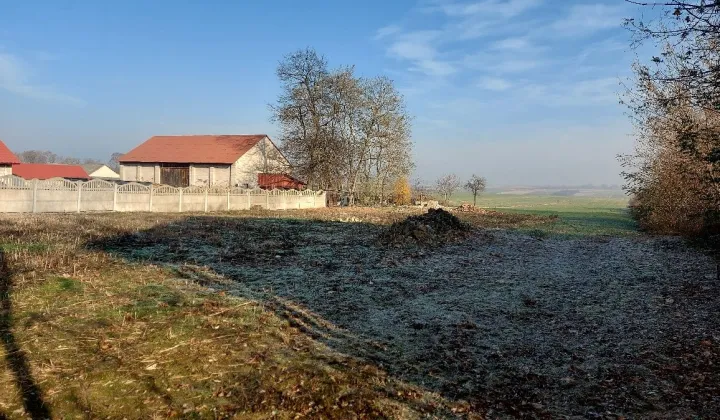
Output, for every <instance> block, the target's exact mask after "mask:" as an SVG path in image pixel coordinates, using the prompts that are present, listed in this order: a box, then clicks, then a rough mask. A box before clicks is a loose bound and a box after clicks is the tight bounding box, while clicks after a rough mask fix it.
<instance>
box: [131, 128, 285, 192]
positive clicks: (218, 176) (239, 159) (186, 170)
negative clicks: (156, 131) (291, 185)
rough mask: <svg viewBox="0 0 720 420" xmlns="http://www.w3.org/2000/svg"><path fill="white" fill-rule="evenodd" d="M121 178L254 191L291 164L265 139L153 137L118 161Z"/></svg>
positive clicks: (230, 136)
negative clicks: (263, 180) (266, 177)
mask: <svg viewBox="0 0 720 420" xmlns="http://www.w3.org/2000/svg"><path fill="white" fill-rule="evenodd" d="M119 161H120V179H122V180H123V181H135V182H152V183H155V184H167V185H172V186H176V187H185V186H189V185H193V186H209V185H217V186H241V187H257V186H258V185H259V184H258V174H260V173H284V172H286V171H287V170H288V169H289V167H290V165H289V163H288V161H287V159H286V158H285V157H284V156H283V155H282V153H281V152H280V150H278V148H277V147H276V146H275V144H274V143H273V142H272V140H270V137H268V136H267V135H265V134H253V135H186V136H154V137H151V138H150V139H148V140H147V141H146V142H145V143H142V144H141V145H139V146H137V147H136V148H134V149H133V150H131V151H130V152H128V153H127V154H125V155H123V156H122V157H121V158H120V159H119Z"/></svg>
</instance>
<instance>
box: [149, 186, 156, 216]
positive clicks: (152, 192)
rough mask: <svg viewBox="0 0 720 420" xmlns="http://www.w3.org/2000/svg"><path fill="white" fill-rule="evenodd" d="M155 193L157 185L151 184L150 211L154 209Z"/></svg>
mask: <svg viewBox="0 0 720 420" xmlns="http://www.w3.org/2000/svg"><path fill="white" fill-rule="evenodd" d="M153 195H155V187H154V186H153V184H150V199H149V201H148V211H150V212H152V211H153Z"/></svg>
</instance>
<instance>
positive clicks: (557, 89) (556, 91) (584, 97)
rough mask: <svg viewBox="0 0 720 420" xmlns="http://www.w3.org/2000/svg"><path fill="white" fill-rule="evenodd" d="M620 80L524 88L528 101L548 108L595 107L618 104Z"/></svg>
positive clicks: (592, 80) (532, 85) (603, 79)
mask: <svg viewBox="0 0 720 420" xmlns="http://www.w3.org/2000/svg"><path fill="white" fill-rule="evenodd" d="M619 83H620V81H619V79H617V78H613V77H602V78H596V79H585V80H580V81H576V82H563V83H551V84H545V85H543V84H528V85H526V86H524V87H523V88H522V95H523V98H525V100H526V101H534V102H540V103H542V104H543V105H546V106H593V105H600V104H611V103H617V102H618V92H619V90H620V86H619Z"/></svg>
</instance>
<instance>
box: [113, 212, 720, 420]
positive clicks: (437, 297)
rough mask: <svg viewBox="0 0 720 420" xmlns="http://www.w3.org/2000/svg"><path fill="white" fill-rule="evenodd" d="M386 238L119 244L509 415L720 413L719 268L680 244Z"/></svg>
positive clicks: (243, 227)
mask: <svg viewBox="0 0 720 420" xmlns="http://www.w3.org/2000/svg"><path fill="white" fill-rule="evenodd" d="M168 229H169V230H168ZM379 229H381V228H380V227H377V226H373V225H367V224H362V223H337V222H319V221H316V222H307V221H292V220H277V219H274V220H273V219H265V220H263V219H257V220H242V221H233V220H230V219H226V220H224V221H217V222H214V223H211V222H208V219H206V218H197V219H187V220H185V221H183V222H182V223H181V224H175V225H169V226H167V227H163V228H158V229H157V230H154V231H148V232H142V233H139V234H137V235H135V236H134V237H132V238H125V239H123V241H119V242H117V243H115V244H112V247H113V248H114V249H115V250H116V251H120V252H121V253H122V254H123V255H125V256H126V257H128V258H133V259H143V260H147V259H151V260H154V261H160V262H166V263H172V264H179V263H182V264H194V265H202V266H208V267H210V268H212V269H213V270H214V271H215V272H217V273H219V274H221V275H223V276H225V277H226V278H228V279H231V282H230V283H229V284H226V285H224V286H216V287H222V288H224V289H227V290H228V291H230V292H231V293H235V294H238V295H242V296H246V297H252V298H255V299H261V300H263V301H265V302H266V303H267V304H268V305H269V306H270V307H272V308H273V309H274V310H276V311H277V312H278V313H281V314H282V315H284V316H286V317H287V318H288V319H289V320H290V321H291V322H292V323H293V324H294V325H296V326H297V327H298V328H301V329H302V330H303V331H306V332H307V333H308V334H311V335H313V336H314V337H316V338H318V339H320V340H323V341H325V342H326V343H328V344H329V345H331V346H332V347H334V348H335V349H337V350H339V351H342V352H345V353H347V354H351V355H354V356H358V357H362V358H366V359H369V360H372V361H374V362H375V363H378V364H381V365H382V366H383V367H384V368H385V369H387V370H388V371H389V372H390V373H391V374H393V375H396V376H398V377H400V378H402V379H405V380H409V381H412V382H414V383H416V384H418V385H420V386H424V387H427V388H430V389H435V390H438V391H440V392H442V393H443V394H445V395H447V396H449V397H451V398H461V399H467V400H468V401H471V402H473V403H474V404H477V405H478V406H482V407H484V408H489V409H490V410H491V411H490V412H491V414H492V415H493V416H495V417H504V416H529V417H548V418H557V417H558V416H582V417H600V418H603V417H606V416H607V417H608V418H617V416H618V415H623V416H628V417H634V418H637V417H652V418H657V417H665V418H685V417H691V416H693V415H697V416H700V417H715V416H717V415H718V414H719V413H720V401H718V400H717V397H716V396H717V395H720V386H719V385H718V384H719V383H720V347H719V346H718V343H720V322H719V321H720V285H719V284H718V283H717V281H716V271H715V270H716V267H715V264H714V261H712V259H711V258H709V257H707V256H705V255H703V254H701V253H699V252H698V251H696V250H694V249H690V248H688V247H687V246H686V245H684V244H683V243H682V242H681V241H680V240H678V239H675V238H649V237H640V238H599V239H598V238H585V239H572V240H567V239H543V240H539V239H536V238H533V237H530V236H526V235H522V234H519V233H512V232H508V231H503V230H486V231H482V232H479V233H477V234H474V235H473V236H472V237H471V238H470V239H468V240H466V241H463V242H462V243H457V244H454V245H449V246H445V247H442V248H438V249H432V250H430V249H419V248H412V249H409V248H387V247H382V246H379V245H378V244H377V241H376V238H377V234H378V232H379ZM169 232H170V233H169Z"/></svg>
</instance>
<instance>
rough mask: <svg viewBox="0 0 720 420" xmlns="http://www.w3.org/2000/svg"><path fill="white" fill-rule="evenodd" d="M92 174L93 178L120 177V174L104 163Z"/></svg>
mask: <svg viewBox="0 0 720 420" xmlns="http://www.w3.org/2000/svg"><path fill="white" fill-rule="evenodd" d="M88 175H90V177H91V178H108V179H119V178H120V175H118V174H117V173H115V171H113V170H112V169H110V168H108V167H107V166H105V165H103V166H101V167H100V168H98V169H97V170H96V171H94V172H93V173H91V174H88Z"/></svg>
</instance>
